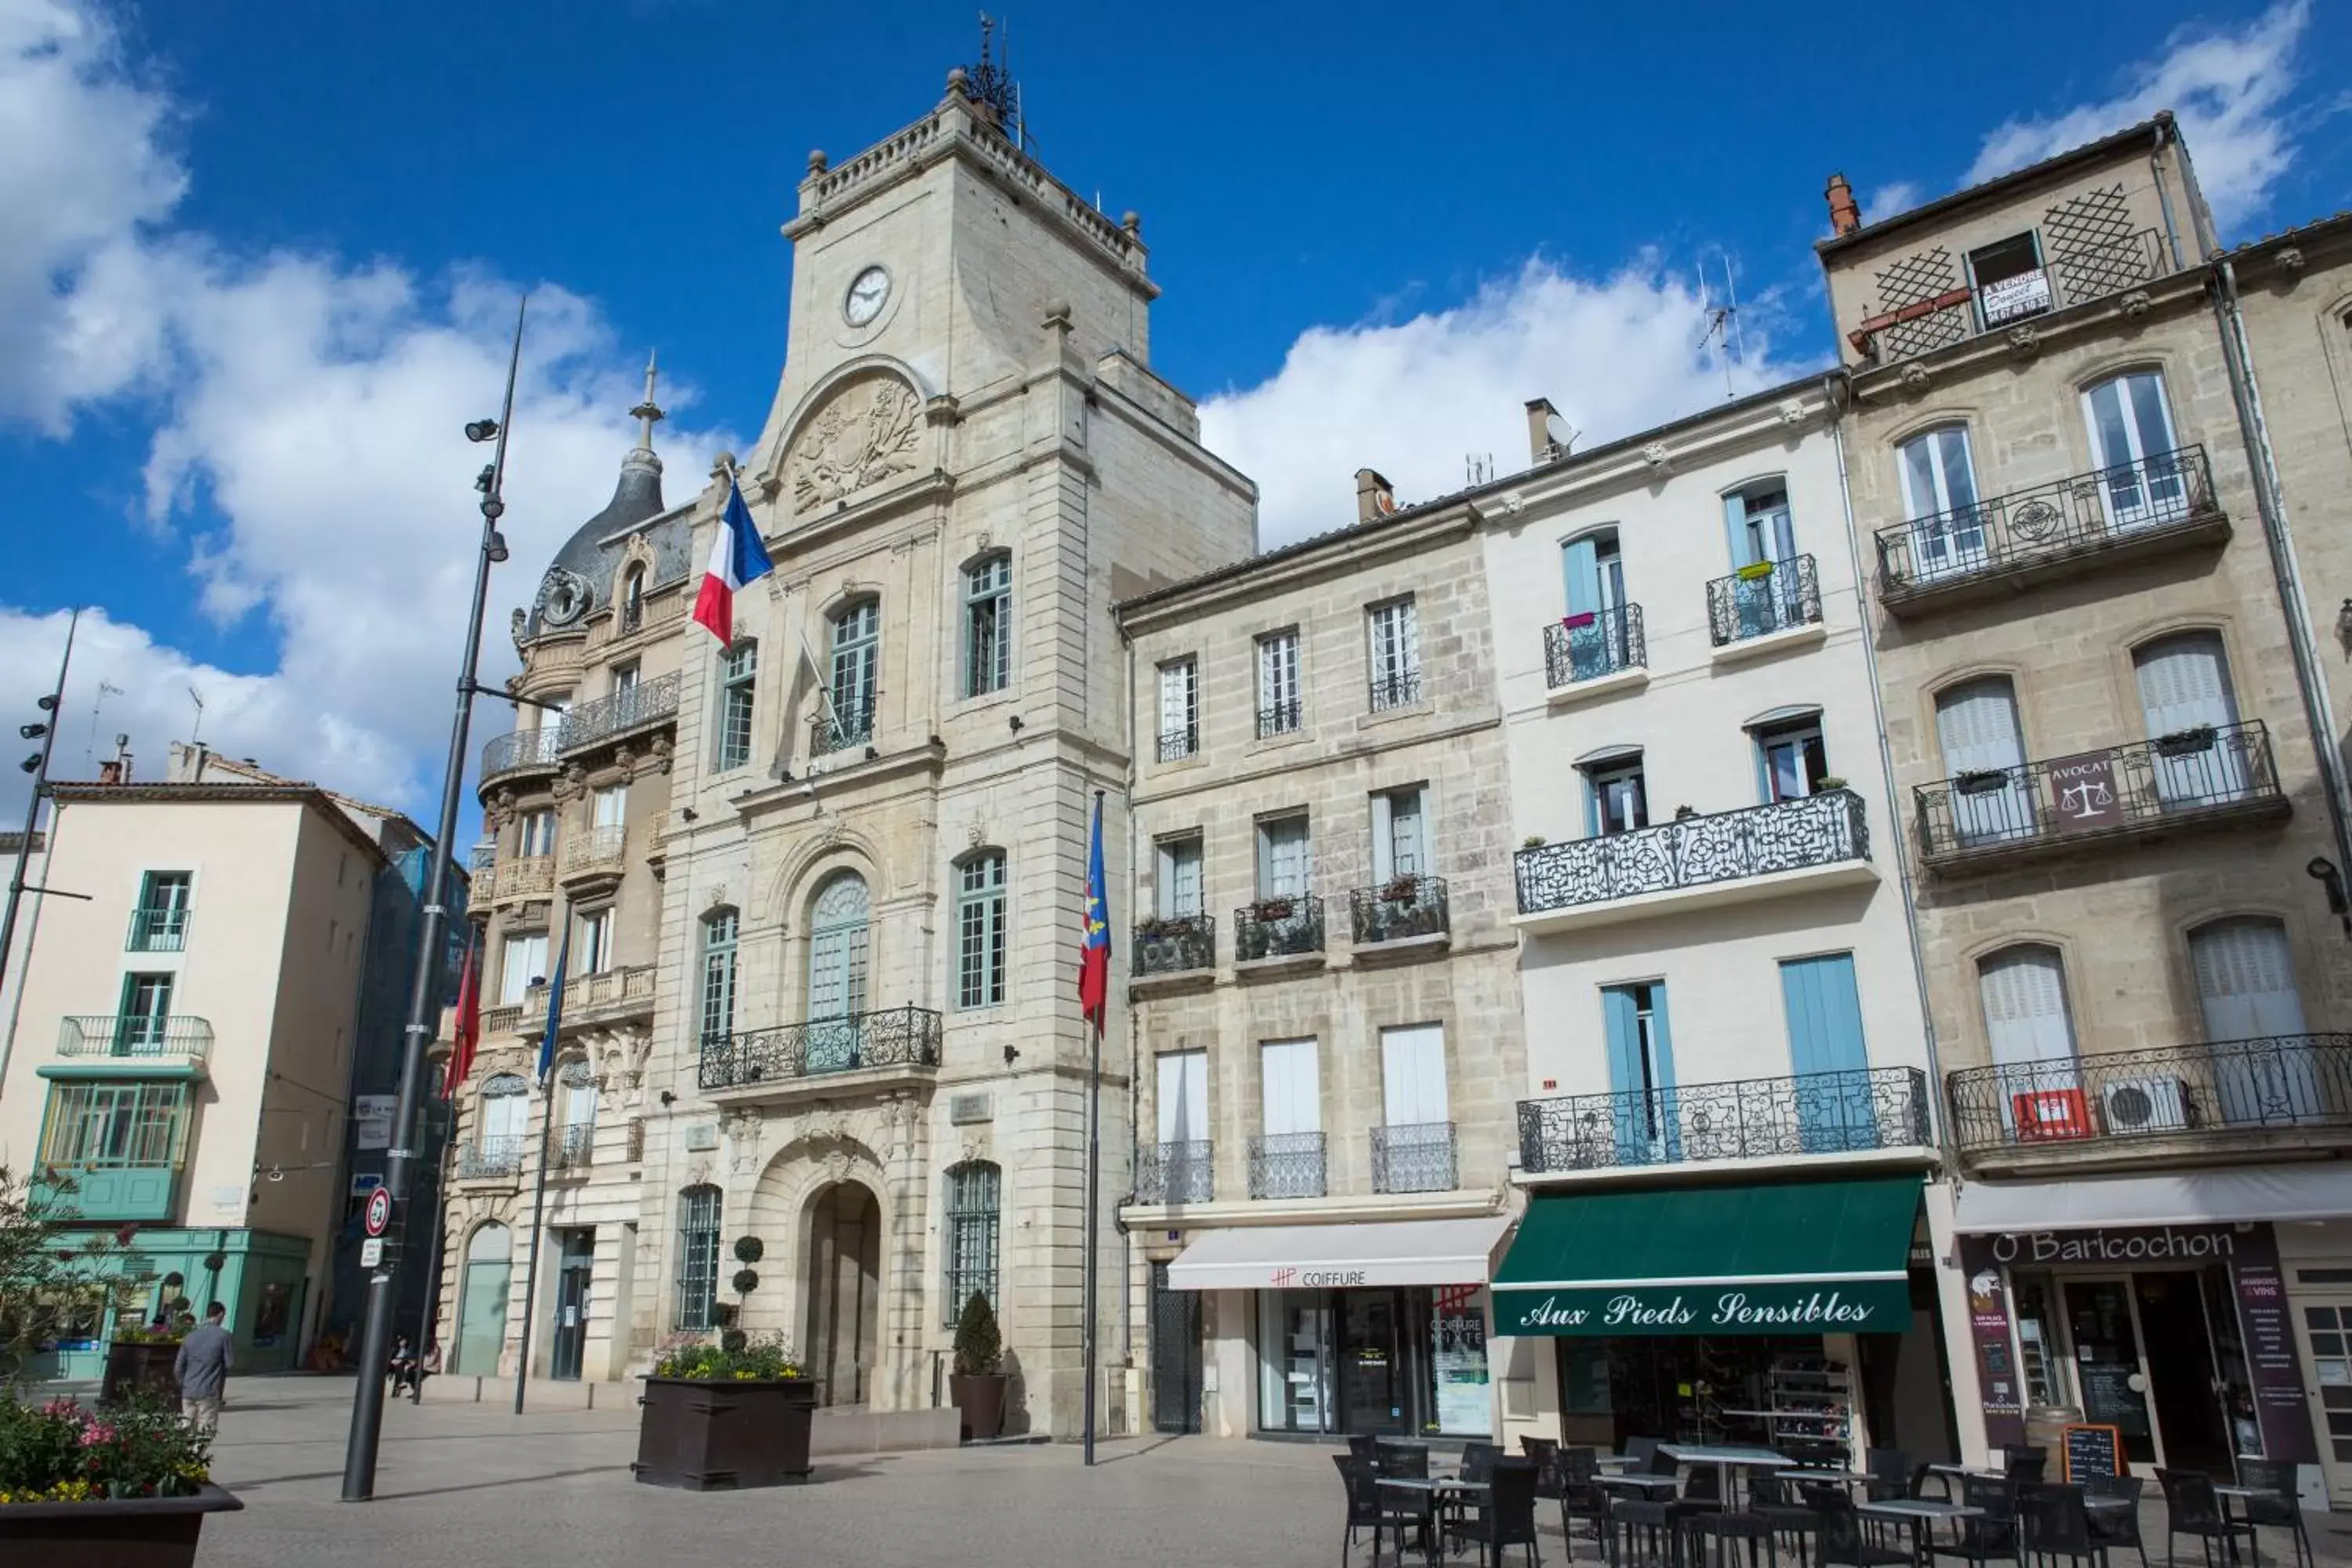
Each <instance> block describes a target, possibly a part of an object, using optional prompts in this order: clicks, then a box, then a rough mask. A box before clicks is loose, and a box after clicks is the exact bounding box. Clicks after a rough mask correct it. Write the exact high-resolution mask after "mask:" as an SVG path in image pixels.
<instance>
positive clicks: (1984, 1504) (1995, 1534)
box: [1936, 1476, 2018, 1563]
mask: <svg viewBox="0 0 2352 1568" xmlns="http://www.w3.org/2000/svg"><path fill="white" fill-rule="evenodd" d="M2017 1486H2018V1483H2017V1482H2015V1481H2012V1480H2011V1479H2008V1478H2007V1477H2006V1476H1962V1477H1961V1478H1960V1506H1961V1507H1963V1508H1973V1509H1981V1510H1983V1512H1982V1513H1980V1514H1979V1515H1978V1516H1977V1517H1976V1518H1974V1519H1962V1520H1958V1521H1956V1523H1957V1525H1958V1530H1957V1531H1956V1532H1955V1533H1954V1535H1953V1537H1952V1540H1951V1542H1950V1544H1948V1545H1943V1546H1938V1547H1937V1548H1936V1555H1937V1556H1939V1557H1959V1558H1964V1559H1966V1560H1967V1561H1968V1562H1970V1563H1990V1562H1991V1561H1992V1560H1993V1559H1995V1558H1999V1557H2006V1558H2010V1559H2011V1560H2015V1559H2016V1557H2017Z"/></svg>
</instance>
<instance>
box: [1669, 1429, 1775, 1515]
mask: <svg viewBox="0 0 2352 1568" xmlns="http://www.w3.org/2000/svg"><path fill="white" fill-rule="evenodd" d="M1658 1452H1660V1453H1662V1454H1664V1455H1667V1456H1668V1457H1669V1458H1672V1459H1673V1460H1674V1461H1675V1463H1676V1464H1678V1465H1713V1466H1714V1467H1715V1473H1716V1476H1717V1483H1718V1485H1717V1492H1716V1495H1717V1497H1719V1498H1721V1499H1722V1500H1723V1506H1724V1507H1726V1508H1731V1507H1734V1506H1735V1505H1736V1504H1737V1503H1738V1499H1737V1498H1736V1497H1735V1496H1734V1495H1733V1493H1732V1489H1731V1472H1732V1471H1733V1470H1734V1469H1774V1470H1785V1469H1788V1468H1790V1462H1789V1456H1788V1455H1786V1454H1778V1453H1774V1452H1773V1451H1772V1450H1771V1449H1769V1448H1751V1447H1717V1446H1716V1445H1713V1444H1706V1443H1661V1444H1659V1445H1658Z"/></svg>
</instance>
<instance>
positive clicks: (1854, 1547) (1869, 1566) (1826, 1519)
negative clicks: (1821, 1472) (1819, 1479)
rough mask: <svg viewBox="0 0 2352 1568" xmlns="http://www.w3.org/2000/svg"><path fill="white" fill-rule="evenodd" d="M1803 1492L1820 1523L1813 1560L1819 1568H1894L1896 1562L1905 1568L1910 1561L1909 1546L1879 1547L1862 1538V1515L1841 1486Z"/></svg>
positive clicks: (1817, 1488)
mask: <svg viewBox="0 0 2352 1568" xmlns="http://www.w3.org/2000/svg"><path fill="white" fill-rule="evenodd" d="M1804 1491H1805V1500H1806V1502H1807V1503H1808V1504H1810V1505H1811V1508H1812V1510H1813V1512H1814V1514H1815V1515H1816V1516H1817V1517H1818V1518H1819V1519H1820V1521H1821V1529H1820V1533H1819V1534H1818V1535H1816V1536H1815V1537H1814V1544H1813V1561H1815V1562H1816V1563H1821V1564H1822V1568H1830V1565H1831V1564H1833V1563H1843V1564H1844V1565H1845V1568H1895V1564H1898V1563H1899V1564H1904V1565H1906V1568H1907V1565H1908V1564H1909V1563H1910V1562H1911V1560H1912V1559H1911V1549H1910V1548H1909V1547H1907V1546H1900V1547H1898V1546H1881V1545H1879V1544H1878V1543H1877V1542H1874V1541H1871V1540H1868V1539H1866V1538H1865V1537H1864V1535H1863V1532H1862V1516H1861V1515H1860V1514H1857V1513H1855V1512H1854V1511H1853V1499H1852V1498H1850V1497H1848V1496H1847V1495H1846V1493H1845V1489H1844V1488H1843V1487H1833V1486H1817V1485H1809V1486H1807V1487H1806V1488H1805V1489H1804Z"/></svg>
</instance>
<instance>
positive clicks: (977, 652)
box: [963, 555, 1013, 697]
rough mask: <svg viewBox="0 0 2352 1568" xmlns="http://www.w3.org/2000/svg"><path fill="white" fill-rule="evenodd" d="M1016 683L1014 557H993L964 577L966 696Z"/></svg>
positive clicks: (978, 695)
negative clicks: (1014, 670)
mask: <svg viewBox="0 0 2352 1568" xmlns="http://www.w3.org/2000/svg"><path fill="white" fill-rule="evenodd" d="M1012 679H1013V557H1011V556H1010V555H992V556H990V557H989V558H988V559H987V560H985V561H983V562H982V563H980V564H979V565H977V566H974V567H973V568H971V570H970V571H968V572H966V573H965V574H963V694H964V695H965V696H966V697H983V696H986V695H987V694H988V693H989V692H992V691H1002V690H1003V689H1004V688H1005V687H1006V686H1007V685H1008V684H1009V683H1010V682H1011V681H1012Z"/></svg>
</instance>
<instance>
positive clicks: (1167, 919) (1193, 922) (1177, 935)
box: [1130, 915, 1217, 980]
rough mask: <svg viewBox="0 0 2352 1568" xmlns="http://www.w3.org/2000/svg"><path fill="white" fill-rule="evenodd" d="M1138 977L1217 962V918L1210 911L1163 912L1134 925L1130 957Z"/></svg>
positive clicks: (1207, 965) (1188, 969) (1212, 964)
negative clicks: (1133, 953)
mask: <svg viewBox="0 0 2352 1568" xmlns="http://www.w3.org/2000/svg"><path fill="white" fill-rule="evenodd" d="M1130 963H1132V965H1133V968H1132V971H1131V973H1132V974H1133V976H1134V978H1136V979H1138V980H1144V979H1149V978H1150V977H1151V976H1152V975H1155V974H1184V973H1191V972H1192V971H1194V970H1200V969H1214V968H1215V967H1216V966H1217V918H1216V916H1214V915H1163V916H1161V917H1160V919H1158V920H1152V921H1144V922H1143V923H1142V924H1141V925H1139V926H1137V927H1136V928H1135V956H1134V958H1133V959H1132V960H1131V961H1130Z"/></svg>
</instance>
